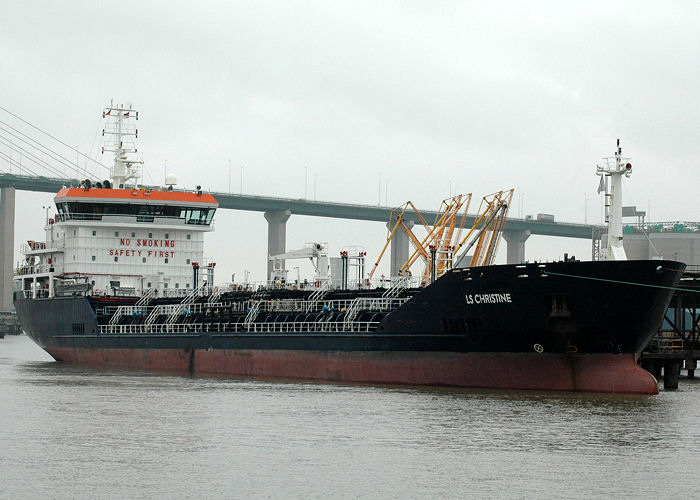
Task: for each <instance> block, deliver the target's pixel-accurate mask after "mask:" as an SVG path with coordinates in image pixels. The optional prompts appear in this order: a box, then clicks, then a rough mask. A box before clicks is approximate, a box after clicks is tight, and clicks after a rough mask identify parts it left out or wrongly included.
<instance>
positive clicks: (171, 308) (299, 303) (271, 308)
mask: <svg viewBox="0 0 700 500" xmlns="http://www.w3.org/2000/svg"><path fill="white" fill-rule="evenodd" d="M408 300H409V297H401V298H387V297H368V298H359V299H357V298H356V299H340V300H325V301H322V302H314V303H313V304H314V309H312V310H311V312H319V311H322V310H332V311H343V310H345V311H349V310H350V308H351V306H353V304H355V305H356V306H357V308H358V309H357V310H358V311H360V310H363V309H365V310H370V311H392V310H394V309H396V308H398V307H399V306H401V305H403V304H404V303H406V302H407V301H408ZM310 303H311V301H308V300H296V299H278V300H259V301H257V300H256V301H253V300H246V301H243V302H233V303H231V302H214V303H211V302H194V303H192V304H188V305H187V306H186V307H184V308H183V307H182V304H161V305H157V306H139V305H132V306H105V307H101V308H98V309H97V313H98V314H105V315H107V316H112V317H114V316H117V315H118V316H120V317H121V316H135V315H142V316H145V317H147V318H148V317H149V316H150V315H151V314H152V313H153V311H154V310H157V312H156V313H155V314H154V315H153V321H155V318H156V317H157V316H158V315H160V314H167V315H170V314H172V313H174V312H175V311H176V310H178V311H179V313H180V314H184V315H187V314H201V313H203V312H205V311H206V310H207V309H226V310H228V309H229V308H230V309H232V312H245V311H248V313H251V312H252V311H253V310H255V313H254V314H252V315H251V317H253V318H255V317H257V316H258V313H261V312H280V313H284V312H298V313H303V312H309V311H308V306H309V304H310ZM324 308H325V309H324ZM134 313H136V314H134ZM253 321H254V319H253V320H251V321H250V322H251V323H252V322H253ZM110 322H112V320H111V319H110ZM116 322H118V320H114V322H113V323H116Z"/></svg>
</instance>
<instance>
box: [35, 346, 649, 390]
mask: <svg viewBox="0 0 700 500" xmlns="http://www.w3.org/2000/svg"><path fill="white" fill-rule="evenodd" d="M48 352H49V354H51V355H52V356H53V357H54V358H55V359H57V360H59V361H63V362H67V363H75V364H80V365H86V366H105V367H117V368H129V369H139V370H157V371H178V372H191V373H195V374H201V375H207V374H211V375H234V376H250V377H273V378H274V377H278V378H297V379H309V380H328V381H334V382H359V383H376V384H408V385H432V386H455V387H470V388H489V389H523V390H546V391H586V392H612V393H633V394H656V393H658V392H659V388H658V384H657V382H656V379H655V378H654V377H653V376H652V375H651V374H650V373H649V372H647V371H646V370H644V369H642V368H640V367H639V366H638V365H637V363H636V359H635V355H634V354H537V353H532V354H530V353H449V352H439V353H437V352H357V351H356V352H338V351H333V352H327V351H282V350H279V351H277V350H269V351H263V350H257V351H254V350H213V351H200V350H197V351H194V353H192V352H189V351H185V350H174V349H63V348H56V349H48Z"/></svg>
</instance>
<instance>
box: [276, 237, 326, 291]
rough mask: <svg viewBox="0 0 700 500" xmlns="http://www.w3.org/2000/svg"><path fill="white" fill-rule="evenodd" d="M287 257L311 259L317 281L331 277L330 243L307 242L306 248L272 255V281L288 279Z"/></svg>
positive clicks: (323, 280)
mask: <svg viewBox="0 0 700 500" xmlns="http://www.w3.org/2000/svg"><path fill="white" fill-rule="evenodd" d="M285 259H309V260H310V261H311V263H312V264H313V266H314V271H315V274H314V279H315V281H316V282H325V281H328V279H329V278H330V268H329V260H328V243H315V242H314V243H307V244H306V245H305V246H304V248H300V249H299V250H291V251H289V252H285V253H280V254H277V255H270V257H269V260H270V262H272V271H271V272H270V281H271V282H273V283H275V282H277V281H287V270H286V269H285V268H284V261H285Z"/></svg>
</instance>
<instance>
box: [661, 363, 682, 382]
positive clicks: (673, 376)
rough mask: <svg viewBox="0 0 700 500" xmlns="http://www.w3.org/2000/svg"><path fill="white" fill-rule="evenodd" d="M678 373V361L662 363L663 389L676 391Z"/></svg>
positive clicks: (679, 364) (679, 368)
mask: <svg viewBox="0 0 700 500" xmlns="http://www.w3.org/2000/svg"><path fill="white" fill-rule="evenodd" d="M680 371H681V362H680V360H677V359H667V360H666V361H665V362H664V389H678V374H679V373H680Z"/></svg>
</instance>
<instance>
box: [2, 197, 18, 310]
mask: <svg viewBox="0 0 700 500" xmlns="http://www.w3.org/2000/svg"><path fill="white" fill-rule="evenodd" d="M14 255H15V188H13V187H4V188H2V189H0V311H12V310H13V306H12V270H13V265H12V261H13V260H14Z"/></svg>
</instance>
